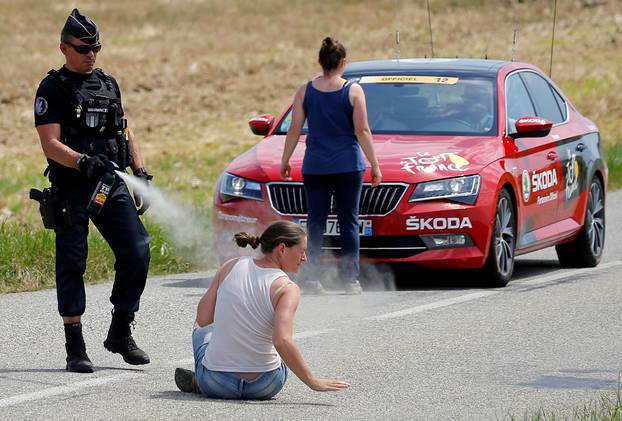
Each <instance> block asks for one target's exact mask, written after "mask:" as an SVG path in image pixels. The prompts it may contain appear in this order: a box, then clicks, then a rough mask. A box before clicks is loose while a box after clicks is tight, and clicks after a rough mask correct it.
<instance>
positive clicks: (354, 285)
mask: <svg viewBox="0 0 622 421" xmlns="http://www.w3.org/2000/svg"><path fill="white" fill-rule="evenodd" d="M344 290H345V293H346V295H360V294H361V293H362V292H363V288H362V287H361V284H360V283H359V281H356V280H355V281H354V282H346V284H345V285H344Z"/></svg>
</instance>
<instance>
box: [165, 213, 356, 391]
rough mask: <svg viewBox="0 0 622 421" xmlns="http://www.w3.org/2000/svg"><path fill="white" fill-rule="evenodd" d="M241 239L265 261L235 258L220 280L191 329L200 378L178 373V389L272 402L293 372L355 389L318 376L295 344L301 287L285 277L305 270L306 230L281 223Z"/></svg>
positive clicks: (325, 386) (322, 385) (323, 385)
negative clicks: (301, 268) (256, 234)
mask: <svg viewBox="0 0 622 421" xmlns="http://www.w3.org/2000/svg"><path fill="white" fill-rule="evenodd" d="M234 239H235V241H236V243H237V244H238V246H240V247H246V246H247V245H250V246H251V247H252V248H257V247H258V246H261V252H262V253H263V256H262V257H261V258H259V259H254V258H253V257H250V256H249V257H240V258H238V259H232V260H230V261H228V262H226V263H225V264H224V265H222V267H221V268H220V269H219V270H218V271H217V272H216V274H215V275H214V279H213V280H212V284H211V285H210V287H209V288H208V290H207V292H206V293H205V295H204V296H203V297H202V298H201V300H200V301H199V305H198V308H197V318H196V327H195V328H194V330H193V332H192V347H193V349H194V361H195V370H196V375H195V373H193V372H192V371H190V370H184V369H182V368H177V369H176V370H175V383H176V384H177V387H178V388H179V389H180V390H181V391H183V392H194V393H202V394H203V395H205V396H207V397H210V398H221V399H270V398H272V397H274V396H275V395H276V394H277V393H278V392H279V391H280V390H281V389H282V388H283V385H284V384H285V380H286V379H287V367H289V368H290V369H291V370H292V371H293V372H294V374H296V376H298V378H299V379H300V380H302V381H303V382H304V383H305V384H306V385H307V386H309V387H310V388H311V389H313V390H316V391H320V392H324V391H335V390H340V389H345V388H348V387H349V386H350V385H349V384H348V383H345V382H343V381H340V380H325V379H319V378H317V377H315V376H314V375H313V373H312V372H311V369H310V368H309V366H308V365H307V364H306V363H305V361H304V359H303V357H302V354H301V353H300V349H299V348H298V346H297V345H296V343H295V342H294V339H293V321H294V314H295V313H296V309H297V308H298V304H299V302H300V289H299V288H298V286H297V285H296V284H294V283H293V282H292V281H290V279H289V277H288V276H287V275H286V274H285V272H288V273H296V272H298V269H299V268H300V265H302V263H303V262H305V261H306V255H305V251H306V248H307V237H306V234H305V231H304V230H303V229H302V228H301V227H300V226H299V225H297V224H295V223H293V222H290V221H279V222H275V223H273V224H272V225H270V226H269V227H268V228H267V229H266V230H265V231H264V233H263V234H261V236H260V237H255V236H252V235H249V234H247V233H243V232H242V233H238V234H236V235H235V236H234Z"/></svg>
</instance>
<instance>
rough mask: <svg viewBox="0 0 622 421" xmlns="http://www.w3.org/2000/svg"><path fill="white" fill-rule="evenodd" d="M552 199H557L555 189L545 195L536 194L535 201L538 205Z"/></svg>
mask: <svg viewBox="0 0 622 421" xmlns="http://www.w3.org/2000/svg"><path fill="white" fill-rule="evenodd" d="M553 200H557V192H556V191H552V192H550V193H549V194H548V195H546V196H538V197H537V198H536V203H537V204H538V205H541V204H543V203H548V202H551V201H553Z"/></svg>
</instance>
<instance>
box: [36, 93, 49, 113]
mask: <svg viewBox="0 0 622 421" xmlns="http://www.w3.org/2000/svg"><path fill="white" fill-rule="evenodd" d="M47 110H48V102H47V101H46V100H45V98H42V97H38V98H37V99H36V100H35V113H37V115H43V114H45V112H46V111H47Z"/></svg>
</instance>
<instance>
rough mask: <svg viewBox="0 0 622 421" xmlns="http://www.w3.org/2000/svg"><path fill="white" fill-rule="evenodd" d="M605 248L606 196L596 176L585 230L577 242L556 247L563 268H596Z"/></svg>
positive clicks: (591, 191) (587, 207)
mask: <svg viewBox="0 0 622 421" xmlns="http://www.w3.org/2000/svg"><path fill="white" fill-rule="evenodd" d="M604 246H605V194H604V190H603V185H602V183H601V182H600V179H599V178H598V177H596V176H594V178H592V182H591V183H590V191H589V193H588V197H587V204H586V208H585V220H584V221H583V228H582V229H581V233H580V234H579V236H578V237H577V239H576V240H574V241H571V242H569V243H564V244H559V245H557V246H555V250H556V251H557V257H558V258H559V263H560V264H561V265H562V266H563V267H594V266H596V265H597V264H598V263H599V262H600V259H601V257H602V255H603V248H604Z"/></svg>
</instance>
